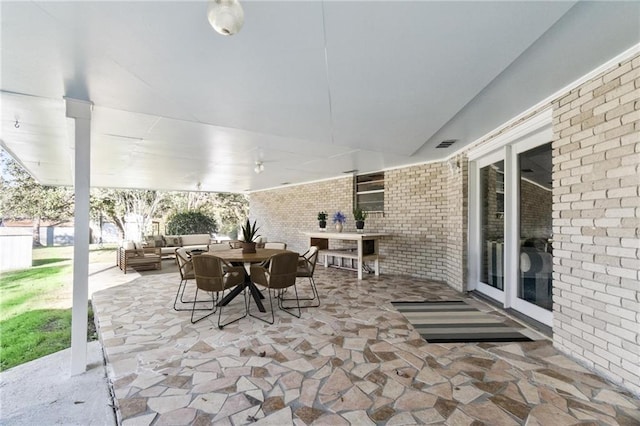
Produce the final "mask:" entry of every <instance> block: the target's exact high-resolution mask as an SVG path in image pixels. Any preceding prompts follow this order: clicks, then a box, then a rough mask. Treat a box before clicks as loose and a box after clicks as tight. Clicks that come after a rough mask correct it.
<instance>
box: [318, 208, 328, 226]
mask: <svg viewBox="0 0 640 426" xmlns="http://www.w3.org/2000/svg"><path fill="white" fill-rule="evenodd" d="M318 226H319V227H320V230H321V231H325V230H326V229H327V212H325V211H321V212H318Z"/></svg>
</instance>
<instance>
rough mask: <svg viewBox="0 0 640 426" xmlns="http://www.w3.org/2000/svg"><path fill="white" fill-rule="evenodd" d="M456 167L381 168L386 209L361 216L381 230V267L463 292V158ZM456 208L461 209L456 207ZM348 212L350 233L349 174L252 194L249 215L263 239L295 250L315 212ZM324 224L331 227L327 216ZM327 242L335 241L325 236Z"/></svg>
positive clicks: (305, 242)
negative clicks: (383, 173)
mask: <svg viewBox="0 0 640 426" xmlns="http://www.w3.org/2000/svg"><path fill="white" fill-rule="evenodd" d="M460 163H461V165H460V166H461V167H460V169H459V170H452V169H450V168H449V166H448V165H447V163H432V164H425V165H419V166H412V167H407V168H402V169H394V170H389V171H387V172H386V173H385V211H384V215H382V214H376V213H374V214H371V215H369V217H367V220H366V225H365V231H370V232H378V231H380V232H388V233H390V234H392V236H391V237H389V238H385V239H383V240H381V242H380V254H381V256H383V260H382V261H381V270H382V273H387V274H401V275H410V276H415V277H423V278H428V279H432V280H436V281H444V282H447V283H448V284H449V285H450V286H452V287H453V288H455V289H457V290H460V291H462V290H463V288H464V284H463V283H464V282H465V277H466V266H465V265H466V227H467V219H466V214H464V211H466V207H467V201H466V182H467V179H466V164H465V163H464V161H460ZM463 209H465V210H464V211H463ZM320 210H325V211H327V213H328V214H329V219H330V218H331V215H332V214H333V213H334V212H335V211H337V210H341V211H342V212H343V213H345V215H346V216H347V223H346V225H345V231H351V232H353V231H355V222H354V220H353V216H352V214H351V212H352V210H353V179H352V178H351V177H349V178H343V179H336V180H328V181H323V182H317V183H312V184H308V185H297V186H291V187H287V188H279V189H274V190H269V191H260V192H254V193H252V194H251V196H250V214H251V218H252V220H254V219H257V220H258V224H259V225H260V226H261V229H260V233H261V234H262V235H264V236H266V237H267V239H268V240H269V241H276V240H279V241H285V242H287V244H288V245H289V247H290V248H291V249H293V250H296V251H304V250H306V248H307V247H308V239H307V238H306V237H305V236H304V234H303V232H304V231H315V230H317V226H318V225H317V220H316V216H317V213H318V211H320ZM327 226H328V227H330V226H332V224H331V222H330V221H329V223H328V225H327ZM332 244H333V245H332V247H338V244H337V243H335V242H332Z"/></svg>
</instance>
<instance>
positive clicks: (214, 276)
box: [191, 254, 225, 291]
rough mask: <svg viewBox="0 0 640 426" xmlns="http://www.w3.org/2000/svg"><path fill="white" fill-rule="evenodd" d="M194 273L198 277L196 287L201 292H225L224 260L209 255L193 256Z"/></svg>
mask: <svg viewBox="0 0 640 426" xmlns="http://www.w3.org/2000/svg"><path fill="white" fill-rule="evenodd" d="M191 262H192V263H193V271H194V273H195V276H196V285H197V286H198V288H199V289H200V290H205V291H223V290H224V274H225V272H224V269H223V267H222V259H220V258H219V257H217V256H212V255H209V254H201V255H198V256H193V258H192V259H191Z"/></svg>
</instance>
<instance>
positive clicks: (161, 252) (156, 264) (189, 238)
mask: <svg viewBox="0 0 640 426" xmlns="http://www.w3.org/2000/svg"><path fill="white" fill-rule="evenodd" d="M209 242H210V237H209V234H193V235H153V236H149V237H146V238H145V242H144V243H143V242H137V241H123V242H122V244H121V245H120V247H119V248H118V252H117V256H116V265H117V266H118V267H119V268H120V270H122V271H123V272H124V273H125V274H126V273H127V270H128V269H135V270H146V269H162V259H163V258H166V257H174V256H175V254H176V250H177V249H179V248H181V247H183V248H185V249H187V250H204V251H207V250H209Z"/></svg>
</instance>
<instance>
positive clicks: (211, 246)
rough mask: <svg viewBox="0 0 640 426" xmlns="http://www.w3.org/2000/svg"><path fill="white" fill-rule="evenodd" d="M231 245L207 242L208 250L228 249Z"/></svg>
mask: <svg viewBox="0 0 640 426" xmlns="http://www.w3.org/2000/svg"><path fill="white" fill-rule="evenodd" d="M230 248H231V246H230V245H229V244H228V243H220V244H209V252H213V251H220V250H229V249H230Z"/></svg>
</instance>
